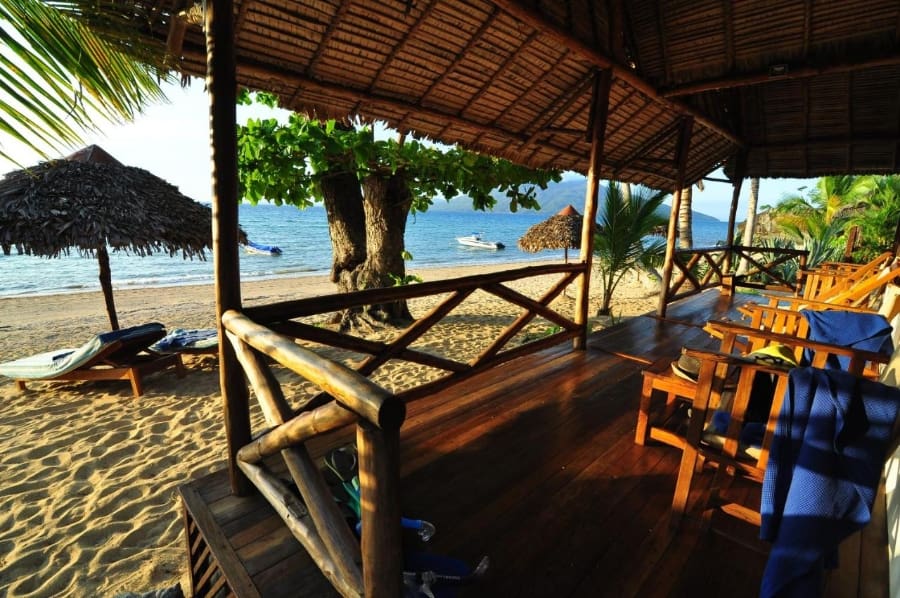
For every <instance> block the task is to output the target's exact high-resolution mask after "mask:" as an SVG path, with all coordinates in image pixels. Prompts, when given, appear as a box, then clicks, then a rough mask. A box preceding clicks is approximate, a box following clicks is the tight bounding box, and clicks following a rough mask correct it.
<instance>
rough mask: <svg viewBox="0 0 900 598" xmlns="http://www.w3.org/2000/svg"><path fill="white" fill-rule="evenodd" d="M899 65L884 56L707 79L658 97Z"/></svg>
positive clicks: (897, 59) (899, 61)
mask: <svg viewBox="0 0 900 598" xmlns="http://www.w3.org/2000/svg"><path fill="white" fill-rule="evenodd" d="M898 64H900V56H885V57H882V58H874V59H872V60H865V61H862V62H856V63H853V64H836V65H832V66H828V67H802V68H798V69H791V70H788V72H787V73H785V74H784V75H770V74H769V72H768V71H766V72H764V73H754V74H748V75H741V76H737V77H725V78H722V79H709V80H707V81H701V82H698V83H692V84H690V85H679V86H677V87H672V88H670V89H665V90H661V92H660V95H662V97H665V98H674V97H679V96H686V95H691V94H696V93H703V92H706V91H715V90H720V89H734V88H736V87H748V86H751V85H763V84H766V83H777V82H779V81H789V80H791V79H808V78H810V77H818V76H820V75H832V74H835V73H851V72H853V71H859V70H863V69H868V68H875V67H879V66H896V65H898Z"/></svg>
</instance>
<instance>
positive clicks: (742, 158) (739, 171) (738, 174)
mask: <svg viewBox="0 0 900 598" xmlns="http://www.w3.org/2000/svg"><path fill="white" fill-rule="evenodd" d="M735 160H736V163H735V168H734V183H733V184H734V190H733V191H732V193H731V209H730V210H728V232H727V233H726V236H725V246H726V247H728V251H727V253H725V262H724V264H723V266H722V269H723V271H724V272H725V273H730V272H731V258H732V253H731V247H732V246H733V245H734V225H735V220H736V219H737V208H738V200H739V199H740V198H741V186H742V184H743V182H744V172H745V171H746V169H747V152H745V151H740V152H738V154H737V156H736V157H735Z"/></svg>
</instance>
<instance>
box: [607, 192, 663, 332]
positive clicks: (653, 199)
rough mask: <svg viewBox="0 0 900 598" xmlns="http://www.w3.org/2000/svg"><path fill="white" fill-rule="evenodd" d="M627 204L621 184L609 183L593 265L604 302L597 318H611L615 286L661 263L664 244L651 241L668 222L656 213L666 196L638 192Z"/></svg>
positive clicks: (660, 193) (654, 239) (659, 240)
mask: <svg viewBox="0 0 900 598" xmlns="http://www.w3.org/2000/svg"><path fill="white" fill-rule="evenodd" d="M639 189H640V191H639V192H637V193H633V194H632V196H631V200H630V201H628V202H627V203H626V202H625V200H624V197H623V193H622V191H621V188H620V186H619V184H618V183H616V182H615V181H610V183H609V187H608V188H607V190H606V199H605V202H604V205H603V209H602V216H601V217H600V219H599V222H598V225H599V226H598V229H597V230H598V232H597V233H596V235H595V237H594V263H595V264H596V266H597V269H598V270H599V281H600V286H601V289H602V291H603V300H602V303H601V307H600V309H599V311H598V312H597V313H598V315H609V313H610V303H611V302H612V295H613V292H614V291H615V289H616V286H617V285H618V284H619V282H620V281H621V280H622V277H623V276H624V275H625V274H626V273H627V272H629V271H631V270H635V269H638V268H644V269H649V268H653V267H656V266H658V265H659V264H661V263H662V261H663V258H664V257H665V247H666V245H665V241H664V240H662V239H660V238H658V237H651V236H650V235H651V234H652V233H653V230H654V229H655V228H656V227H658V226H664V225H665V224H666V222H667V218H666V217H665V216H662V215H661V214H659V213H658V212H657V209H658V208H659V206H660V205H662V202H663V200H664V199H665V198H666V196H667V193H666V192H664V191H656V192H654V191H651V190H648V189H644V188H642V187H641V188H639Z"/></svg>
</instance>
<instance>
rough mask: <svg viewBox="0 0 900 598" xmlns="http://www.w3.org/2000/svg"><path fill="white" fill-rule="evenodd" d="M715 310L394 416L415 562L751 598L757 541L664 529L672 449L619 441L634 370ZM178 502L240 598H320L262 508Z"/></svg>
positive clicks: (710, 299) (544, 587)
mask: <svg viewBox="0 0 900 598" xmlns="http://www.w3.org/2000/svg"><path fill="white" fill-rule="evenodd" d="M730 310H731V305H730V304H729V303H728V302H727V298H720V295H719V294H718V293H717V292H715V291H713V292H705V293H703V294H700V295H697V296H694V297H691V298H690V299H688V300H684V301H682V302H679V303H676V304H673V305H672V306H671V307H670V308H669V313H668V316H667V318H666V320H660V319H658V318H655V317H653V316H649V315H648V316H641V317H638V318H634V319H631V320H629V321H627V322H625V323H623V324H620V325H617V326H615V327H612V328H609V329H607V330H604V331H603V332H601V333H598V334H595V335H593V336H591V338H590V340H589V343H588V350H586V351H572V350H571V349H570V348H569V346H568V344H566V345H564V346H560V347H557V348H555V349H552V350H547V351H544V352H542V353H539V354H536V355H532V356H530V357H526V358H522V359H518V360H515V361H512V362H510V363H507V364H505V365H503V366H500V367H497V368H495V369H493V370H491V371H489V372H485V373H483V374H480V375H478V376H475V377H474V378H472V379H471V380H469V381H467V382H465V383H463V384H459V385H457V386H455V387H452V388H450V389H447V390H445V391H443V392H440V393H439V394H436V395H433V396H430V397H427V398H424V399H421V400H418V401H415V402H413V403H411V404H410V405H409V409H408V416H407V420H406V423H405V424H404V426H403V428H402V431H401V451H402V460H401V467H402V472H401V473H402V493H401V496H402V510H403V513H404V515H406V516H408V517H418V518H423V519H427V520H429V521H431V522H433V523H434V524H435V525H436V526H437V529H438V532H437V534H436V536H435V537H434V539H433V540H432V541H431V542H430V543H429V544H427V545H424V546H425V548H426V549H427V550H428V551H431V552H434V553H436V554H441V555H447V556H452V557H457V558H460V559H463V560H466V561H468V562H470V563H472V564H474V563H476V562H477V561H478V560H479V559H480V557H481V556H482V555H488V556H489V557H490V560H491V566H490V570H489V573H488V575H487V577H486V578H484V579H482V580H479V581H478V582H477V583H476V584H475V585H472V586H468V587H466V588H464V589H463V590H462V591H461V592H460V595H463V596H607V595H608V596H638V595H639V596H682V595H684V596H688V595H697V596H705V595H720V594H721V595H724V594H726V593H727V595H729V596H731V597H733V598H737V597H739V596H755V595H757V594H758V588H759V580H760V577H761V573H762V569H763V566H764V564H765V555H764V553H763V552H761V551H760V550H761V549H763V547H762V546H761V545H760V544H759V543H758V542H755V541H754V539H753V538H754V536H755V533H756V530H755V529H753V528H750V527H749V526H747V527H741V526H742V525H743V524H740V523H738V522H736V521H734V522H724V523H723V525H724V526H725V527H724V529H725V531H726V533H728V534H729V535H732V536H734V538H726V537H723V536H722V535H720V534H717V533H708V532H701V531H699V530H698V529H697V526H695V525H691V524H690V523H686V524H684V525H683V526H682V527H681V529H680V530H679V531H678V532H677V533H674V534H673V533H671V532H670V530H669V527H668V513H669V506H670V504H671V500H672V493H673V489H674V485H675V472H676V469H677V466H678V463H679V459H680V451H678V450H677V449H674V448H672V447H669V446H664V445H653V444H651V445H650V446H645V447H642V446H637V445H635V444H634V429H635V419H636V414H637V405H638V396H639V392H640V384H641V375H640V372H641V370H642V369H643V368H644V367H646V366H645V364H647V363H651V362H654V361H656V360H658V359H668V358H671V357H672V356H674V355H677V353H678V350H679V347H680V346H681V345H683V344H688V345H690V344H695V345H696V344H701V345H702V344H704V343H706V342H708V340H707V339H708V336H707V335H706V333H704V332H703V331H702V330H701V329H700V325H702V323H703V322H705V321H706V320H707V319H711V318H721V317H726V316H728V315H729V313H731V316H734V314H733V312H730ZM182 495H183V497H184V498H185V503H186V505H187V514H188V516H187V520H188V525H189V526H192V527H191V529H193V534H192V535H189V539H188V540H189V543H190V544H192V546H193V547H194V549H195V550H197V552H200V551H201V550H202V549H203V548H204V546H202V545H203V541H198V539H197V536H196V531H197V528H198V526H199V529H202V530H203V533H204V537H205V541H206V542H207V543H208V544H209V545H210V546H211V548H212V551H213V553H214V554H215V555H216V556H217V558H218V559H219V561H221V565H222V568H223V569H226V570H227V571H228V574H229V579H228V581H229V585H230V586H231V587H232V588H234V589H235V590H237V591H238V592H239V594H240V595H247V596H253V595H264V596H281V595H300V594H302V595H309V596H323V595H333V593H334V592H333V590H331V588H330V586H329V585H328V583H327V582H326V581H325V580H324V578H323V577H322V576H321V574H319V573H318V571H317V570H315V569H313V570H310V568H311V566H310V565H309V560H308V557H306V556H305V554H304V553H303V551H302V549H301V547H300V545H299V543H298V542H296V540H294V539H293V538H292V537H291V536H290V534H289V533H288V532H287V530H286V529H285V528H284V526H283V524H281V522H280V520H279V519H278V518H277V517H276V516H275V515H274V513H273V512H272V510H271V509H270V508H269V507H268V505H266V504H265V503H264V501H262V500H261V499H259V498H258V497H250V498H237V497H234V496H231V495H230V493H229V490H228V485H227V479H226V476H225V473H224V471H222V472H219V473H216V474H212V475H211V476H208V477H206V478H203V479H200V480H197V481H195V482H192V483H190V484H188V485H186V486H184V487H183V488H182ZM735 538H743V539H744V540H745V542H740V541H736V540H735ZM215 577H216V575H212V576H211V581H215ZM222 581H224V580H222ZM257 591H258V592H259V594H257Z"/></svg>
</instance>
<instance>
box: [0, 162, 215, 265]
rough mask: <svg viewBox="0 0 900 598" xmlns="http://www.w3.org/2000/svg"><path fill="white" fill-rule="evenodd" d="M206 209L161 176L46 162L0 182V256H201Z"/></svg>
mask: <svg viewBox="0 0 900 598" xmlns="http://www.w3.org/2000/svg"><path fill="white" fill-rule="evenodd" d="M211 220H212V212H211V209H210V208H209V206H204V205H202V204H200V203H197V202H195V201H193V200H192V199H191V198H189V197H187V196H185V195H183V194H182V193H181V192H179V191H178V188H177V187H175V186H174V185H171V184H169V183H167V182H166V181H164V180H163V179H161V178H159V177H157V176H155V175H153V174H151V173H149V172H147V171H146V170H143V169H141V168H136V167H132V166H123V165H121V164H111V163H107V162H101V163H92V162H77V161H70V160H53V161H49V162H44V163H41V164H39V165H37V166H34V167H32V168H28V169H25V170H18V171H15V172H11V173H9V174H7V175H6V176H5V177H4V178H3V179H2V180H0V246H2V248H3V251H4V253H9V252H10V250H11V248H12V247H15V248H16V249H17V250H18V251H19V252H20V253H26V254H31V255H38V256H46V257H56V256H59V255H60V254H68V253H69V251H70V250H71V249H73V248H75V249H77V250H78V251H80V252H82V253H85V254H91V255H93V254H95V253H96V251H97V249H98V248H100V247H107V246H108V247H110V248H112V249H113V250H114V251H125V252H129V253H135V254H137V255H141V256H144V255H148V254H152V253H160V252H164V253H168V254H169V255H172V256H174V255H176V254H178V253H181V254H182V255H183V256H184V257H185V258H193V257H198V258H200V259H204V250H205V249H206V248H210V247H211V246H212V228H211Z"/></svg>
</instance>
